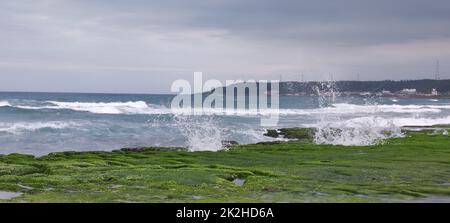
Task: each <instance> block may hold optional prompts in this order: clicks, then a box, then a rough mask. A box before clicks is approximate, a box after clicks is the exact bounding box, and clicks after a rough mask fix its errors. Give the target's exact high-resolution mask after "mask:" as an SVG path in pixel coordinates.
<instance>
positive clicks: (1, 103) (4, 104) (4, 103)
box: [0, 101, 11, 107]
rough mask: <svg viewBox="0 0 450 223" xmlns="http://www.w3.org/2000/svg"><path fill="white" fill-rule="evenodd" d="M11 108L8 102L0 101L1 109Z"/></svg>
mask: <svg viewBox="0 0 450 223" xmlns="http://www.w3.org/2000/svg"><path fill="white" fill-rule="evenodd" d="M6 106H11V104H9V102H8V101H0V107H6Z"/></svg>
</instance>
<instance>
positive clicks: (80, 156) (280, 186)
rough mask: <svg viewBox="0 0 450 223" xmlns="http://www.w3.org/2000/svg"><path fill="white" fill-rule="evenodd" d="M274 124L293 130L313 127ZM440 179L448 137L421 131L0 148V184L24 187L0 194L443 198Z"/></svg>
mask: <svg viewBox="0 0 450 223" xmlns="http://www.w3.org/2000/svg"><path fill="white" fill-rule="evenodd" d="M280 132H283V135H284V136H285V137H286V136H287V137H294V136H295V137H294V138H300V139H305V137H310V136H311V134H312V133H311V130H310V129H303V130H302V129H299V128H298V129H296V130H294V129H291V130H289V131H286V130H285V131H280ZM235 179H245V184H243V185H242V186H238V185H235V184H234V183H233V180H235ZM449 183H450V139H449V137H448V136H446V135H442V134H429V133H427V132H408V133H407V135H406V136H405V137H402V138H393V139H389V140H387V141H386V143H384V144H382V145H373V146H335V145H316V144H313V143H312V142H311V141H310V140H294V141H288V142H277V143H258V144H252V145H234V146H232V147H231V148H230V149H228V150H226V151H225V150H224V151H218V152H207V151H202V152H188V151H186V150H185V149H182V148H140V149H123V150H116V151H112V152H61V153H52V154H49V155H47V156H43V157H33V156H30V155H21V154H10V155H1V156H0V191H14V192H21V193H23V194H22V195H21V196H19V197H16V198H13V199H11V200H0V201H2V202H397V201H409V200H417V199H421V198H424V197H427V196H442V197H450V184H449Z"/></svg>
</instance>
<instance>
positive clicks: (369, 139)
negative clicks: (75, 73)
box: [314, 82, 401, 146]
mask: <svg viewBox="0 0 450 223" xmlns="http://www.w3.org/2000/svg"><path fill="white" fill-rule="evenodd" d="M314 90H315V92H316V94H317V97H318V106H319V108H330V107H331V108H335V109H339V108H342V106H335V105H333V104H334V102H335V99H336V95H339V91H338V89H337V88H336V85H335V84H333V83H330V82H327V83H321V85H320V86H316V87H315V88H314ZM365 102H366V104H367V105H370V107H371V109H373V110H374V111H379V108H378V107H377V103H376V102H375V100H374V99H373V98H370V99H369V100H365ZM367 105H366V106H367ZM357 107H359V106H357ZM354 108H356V107H354ZM347 110H349V108H348V106H347ZM350 110H351V109H350ZM314 127H315V128H316V133H315V136H314V141H315V143H317V144H333V145H348V146H350V145H356V146H363V145H372V144H377V143H380V142H382V141H383V140H384V139H386V138H390V137H395V136H401V129H400V127H399V126H397V125H395V124H394V122H393V121H386V119H382V118H379V117H376V116H370V117H358V118H352V119H343V117H341V116H337V115H336V112H335V113H322V114H320V115H319V122H318V123H317V124H315V126H314Z"/></svg>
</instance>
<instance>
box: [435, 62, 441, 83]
mask: <svg viewBox="0 0 450 223" xmlns="http://www.w3.org/2000/svg"><path fill="white" fill-rule="evenodd" d="M439 68H440V67H439V60H437V61H436V73H435V78H436V80H440V79H441V74H440V73H439Z"/></svg>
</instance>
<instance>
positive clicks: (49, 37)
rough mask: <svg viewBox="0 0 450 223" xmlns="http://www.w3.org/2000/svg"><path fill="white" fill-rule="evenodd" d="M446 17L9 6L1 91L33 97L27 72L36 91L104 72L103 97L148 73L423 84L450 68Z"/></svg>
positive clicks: (345, 1)
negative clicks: (429, 73) (55, 81)
mask: <svg viewBox="0 0 450 223" xmlns="http://www.w3.org/2000/svg"><path fill="white" fill-rule="evenodd" d="M449 12H450V2H448V1H447V0H434V1H424V0H396V1H388V0H379V1H373V0H340V1H336V0H316V1H297V0H285V1H275V0H246V1H242V0H210V1H200V0H199V1H186V0H164V1H163V0H156V1H146V0H110V1H106V0H95V1H83V0H42V1H33V0H17V1H2V2H0V32H1V35H0V61H1V62H0V75H1V77H2V78H3V80H9V82H8V81H3V83H0V90H2V89H12V88H13V87H10V86H15V87H14V89H20V88H24V89H25V87H21V83H20V80H19V79H18V78H13V77H12V76H13V75H15V74H20V75H21V76H22V77H26V76H27V75H28V73H30V72H32V73H35V76H36V75H39V74H41V75H42V77H45V78H44V79H42V81H40V82H39V87H35V88H42V89H46V88H48V86H46V85H45V80H46V79H49V80H50V79H51V78H49V75H48V74H49V73H52V75H56V73H60V75H61V76H60V77H59V80H60V81H61V83H63V82H64V81H63V80H64V75H67V77H66V79H74V78H75V79H76V78H77V77H80V78H81V77H84V78H86V75H85V76H83V75H79V76H77V72H78V73H89V74H90V75H93V76H95V74H96V73H98V78H99V79H101V80H104V83H105V84H104V85H103V86H101V87H100V88H104V89H103V90H102V89H99V90H102V91H109V90H108V89H109V88H108V86H116V85H117V84H119V83H118V82H115V81H114V79H116V80H117V79H119V78H117V77H119V76H120V75H121V74H122V75H123V76H124V77H130V78H131V77H132V78H135V79H136V82H139V79H142V80H143V78H142V72H144V71H145V72H148V76H158V75H162V76H163V77H164V78H166V79H164V78H163V79H164V80H163V82H164V83H166V84H165V85H167V83H170V81H171V80H172V79H174V78H177V77H182V78H187V77H189V76H190V75H191V74H192V72H194V71H197V70H201V71H205V72H210V73H211V75H212V77H218V76H219V75H220V76H221V77H225V78H226V77H230V78H231V77H235V76H238V77H241V76H242V74H245V75H246V76H245V77H249V78H258V77H265V78H266V77H278V75H279V74H280V73H291V74H292V73H298V72H302V71H306V72H309V73H311V74H323V75H325V76H326V75H327V73H328V72H337V73H341V74H342V75H341V77H342V78H343V79H345V78H349V77H353V76H354V73H356V72H361V73H367V76H370V77H371V78H372V79H386V78H392V77H394V79H400V78H421V77H425V76H420V75H416V74H415V73H417V72H419V73H425V72H426V70H427V69H429V67H432V65H430V64H432V63H433V61H434V60H436V59H441V64H442V65H441V66H442V71H443V72H446V69H448V68H447V65H446V64H447V62H450V52H449V51H450V49H448V46H449V45H448V43H449V42H450V29H448V28H447V27H450V13H449ZM24 67H26V69H25V68H24ZM33 67H34V70H33ZM52 67H53V68H52ZM50 68H52V69H50ZM49 70H53V71H52V72H50V71H49ZM54 70H57V72H56V71H54ZM430 70H432V69H430ZM108 73H111V76H114V77H115V78H111V79H108V78H107V76H108V75H107V74H108ZM165 74H171V75H169V76H170V78H171V79H169V76H167V75H165ZM214 75H216V76H214ZM311 76H316V77H318V76H320V75H311ZM336 76H338V75H336ZM30 77H31V75H30ZM122 79H123V78H122ZM145 80H147V81H148V80H150V79H149V78H145ZM161 81H162V80H161ZM5 82H8V84H4V83H5ZM156 82H157V81H155V83H150V84H154V85H155V86H158V87H160V86H161V84H160V83H156ZM108 83H109V84H108ZM130 83H131V82H130ZM165 85H164V86H165ZM22 86H24V85H22ZM27 86H28V85H27ZM77 87H78V88H80V89H81V90H83V85H82V84H77V83H74V86H71V88H77ZM91 88H92V87H91ZM91 88H89V89H86V90H90V89H91ZM111 88H112V87H111ZM129 88H130V90H129V91H133V87H132V86H130V87H129ZM167 88H168V87H167ZM61 89H64V84H62V87H61ZM115 89H117V88H115ZM121 90H123V89H121ZM159 90H161V89H159Z"/></svg>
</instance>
